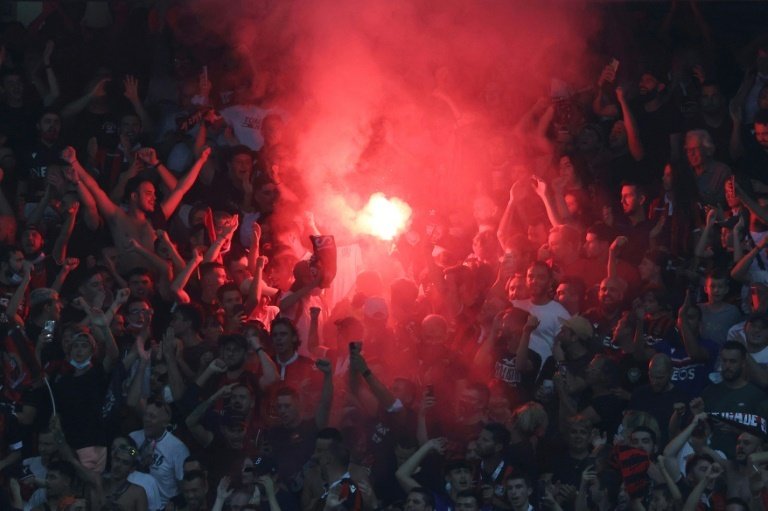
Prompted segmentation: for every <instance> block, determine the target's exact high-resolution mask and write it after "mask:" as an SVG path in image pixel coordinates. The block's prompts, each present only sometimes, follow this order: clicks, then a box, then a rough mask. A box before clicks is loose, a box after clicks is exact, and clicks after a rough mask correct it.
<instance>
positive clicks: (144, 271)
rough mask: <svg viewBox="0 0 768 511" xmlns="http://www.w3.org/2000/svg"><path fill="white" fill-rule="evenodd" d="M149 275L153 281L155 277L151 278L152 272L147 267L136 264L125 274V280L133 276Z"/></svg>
mask: <svg viewBox="0 0 768 511" xmlns="http://www.w3.org/2000/svg"><path fill="white" fill-rule="evenodd" d="M137 276H139V277H149V278H150V279H151V280H152V281H153V282H154V281H155V279H153V278H152V272H151V271H149V269H148V268H145V267H143V266H137V267H136V268H132V269H131V270H130V271H129V272H128V273H126V274H125V280H126V281H128V280H131V279H132V278H133V277H137Z"/></svg>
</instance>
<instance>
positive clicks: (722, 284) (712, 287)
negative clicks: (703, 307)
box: [704, 277, 728, 303]
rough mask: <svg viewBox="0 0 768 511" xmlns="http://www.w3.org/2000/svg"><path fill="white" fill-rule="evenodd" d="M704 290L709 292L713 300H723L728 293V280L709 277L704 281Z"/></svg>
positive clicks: (708, 294)
mask: <svg viewBox="0 0 768 511" xmlns="http://www.w3.org/2000/svg"><path fill="white" fill-rule="evenodd" d="M704 291H705V292H706V293H707V296H708V297H709V300H710V301H711V302H714V303H719V302H722V301H723V300H725V297H726V295H727V294H728V281H727V280H725V279H713V278H712V277H708V278H707V280H706V281H705V283H704Z"/></svg>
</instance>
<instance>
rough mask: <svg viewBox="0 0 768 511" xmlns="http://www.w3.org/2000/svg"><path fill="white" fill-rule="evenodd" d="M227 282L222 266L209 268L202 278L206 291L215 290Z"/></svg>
mask: <svg viewBox="0 0 768 511" xmlns="http://www.w3.org/2000/svg"><path fill="white" fill-rule="evenodd" d="M226 283H227V272H226V270H224V268H211V269H210V270H209V271H208V272H207V273H206V275H205V278H203V282H202V284H203V287H204V288H205V289H207V290H208V291H216V290H217V289H219V288H220V287H221V286H223V285H224V284H226Z"/></svg>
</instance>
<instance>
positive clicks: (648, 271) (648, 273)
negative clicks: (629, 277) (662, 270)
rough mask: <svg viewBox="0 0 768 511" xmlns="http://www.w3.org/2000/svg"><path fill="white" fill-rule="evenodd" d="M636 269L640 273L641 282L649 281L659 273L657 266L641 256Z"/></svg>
mask: <svg viewBox="0 0 768 511" xmlns="http://www.w3.org/2000/svg"><path fill="white" fill-rule="evenodd" d="M637 270H638V273H640V280H642V281H643V282H648V281H650V280H651V279H653V278H655V277H656V275H657V274H658V273H659V267H658V266H656V265H655V264H654V262H653V261H651V260H650V259H648V258H646V257H643V258H642V259H641V260H640V264H639V265H638V267H637Z"/></svg>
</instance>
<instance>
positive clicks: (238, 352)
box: [219, 342, 245, 369]
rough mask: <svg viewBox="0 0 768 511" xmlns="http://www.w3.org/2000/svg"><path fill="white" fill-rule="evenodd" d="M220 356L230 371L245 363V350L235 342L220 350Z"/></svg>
mask: <svg viewBox="0 0 768 511" xmlns="http://www.w3.org/2000/svg"><path fill="white" fill-rule="evenodd" d="M219 356H220V357H221V359H222V360H223V361H224V363H225V364H227V368H228V369H236V368H239V367H240V366H241V365H243V362H244V361H245V349H243V347H242V346H240V345H238V344H237V343H234V342H228V343H226V344H225V345H224V346H222V347H221V349H220V350H219Z"/></svg>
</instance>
